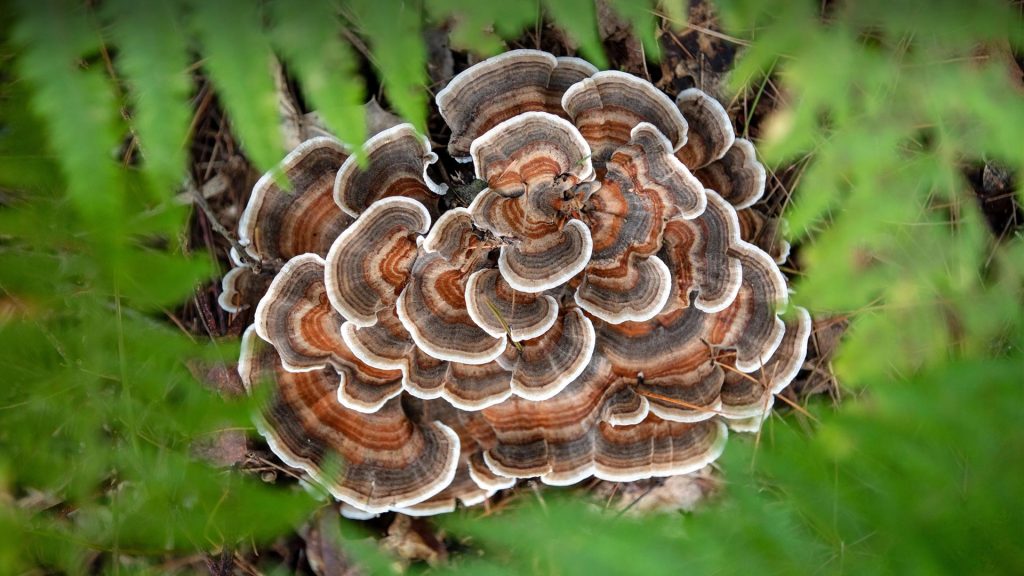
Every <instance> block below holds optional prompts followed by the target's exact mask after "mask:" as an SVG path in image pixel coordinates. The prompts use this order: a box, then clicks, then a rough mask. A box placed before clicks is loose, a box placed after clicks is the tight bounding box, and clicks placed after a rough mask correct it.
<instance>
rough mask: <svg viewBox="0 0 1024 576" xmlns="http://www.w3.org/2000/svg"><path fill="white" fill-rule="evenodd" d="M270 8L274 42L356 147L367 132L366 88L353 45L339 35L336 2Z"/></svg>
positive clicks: (283, 3) (277, 4)
mask: <svg viewBox="0 0 1024 576" xmlns="http://www.w3.org/2000/svg"><path fill="white" fill-rule="evenodd" d="M270 12H271V15H272V16H273V22H274V25H273V30H272V36H273V40H274V44H275V46H276V47H277V48H278V50H279V51H280V52H281V54H282V56H283V57H284V61H285V62H286V63H287V64H288V65H289V66H290V67H291V68H292V69H293V70H294V71H295V73H296V75H297V76H298V79H299V81H300V84H301V85H302V88H303V89H304V90H305V91H306V93H307V94H308V96H309V99H310V101H311V102H312V103H313V106H314V107H315V108H316V109H317V110H318V111H319V112H320V114H321V115H322V116H323V117H324V120H326V121H327V125H328V126H329V127H330V128H331V129H332V130H333V131H334V133H335V134H337V135H338V137H339V138H340V139H341V140H342V141H343V142H345V143H347V144H349V145H350V146H351V147H353V148H358V147H359V146H360V145H361V144H362V142H363V140H364V139H365V137H366V119H365V115H364V113H363V108H362V104H363V101H364V100H365V88H364V86H363V81H362V78H361V77H360V76H359V70H358V66H357V60H356V57H355V55H354V54H353V53H352V48H351V47H350V46H349V45H348V43H347V42H344V41H342V39H341V37H340V34H341V22H340V19H339V18H338V12H339V7H338V5H337V2H335V1H333V0H316V1H314V2H306V3H303V4H302V5H296V4H295V3H293V2H286V1H285V0H278V1H276V2H274V3H273V4H271V5H270Z"/></svg>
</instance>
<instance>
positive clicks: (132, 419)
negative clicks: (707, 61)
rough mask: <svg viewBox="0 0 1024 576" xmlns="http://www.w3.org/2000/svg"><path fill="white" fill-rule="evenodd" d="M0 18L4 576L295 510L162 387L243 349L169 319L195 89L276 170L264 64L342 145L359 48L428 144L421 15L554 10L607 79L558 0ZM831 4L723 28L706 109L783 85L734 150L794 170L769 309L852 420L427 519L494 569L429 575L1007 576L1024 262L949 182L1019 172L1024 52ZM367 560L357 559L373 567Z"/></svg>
mask: <svg viewBox="0 0 1024 576" xmlns="http://www.w3.org/2000/svg"><path fill="white" fill-rule="evenodd" d="M6 4H8V3H5V7H4V9H3V10H2V11H0V42H2V44H0V366H3V367H4V368H3V378H2V381H3V386H2V388H0V445H2V446H3V450H2V452H0V534H3V535H5V536H7V537H6V538H0V573H20V572H24V571H27V570H31V569H33V568H37V567H38V568H41V569H42V570H45V571H58V572H67V573H85V572H91V571H102V572H108V571H111V572H113V571H120V570H124V571H126V572H128V571H131V572H136V571H138V572H147V571H159V570H160V569H159V568H158V566H159V562H160V561H161V559H164V558H166V557H168V556H170V555H174V554H180V553H184V552H186V551H194V550H199V551H215V550H219V549H231V548H234V547H237V546H239V545H242V544H245V545H248V542H249V541H250V540H262V539H266V538H269V537H272V536H274V535H278V534H282V533H287V532H289V531H291V530H293V529H294V527H295V525H296V524H297V523H299V522H300V521H301V520H302V519H303V518H305V517H306V516H307V515H308V513H309V512H310V511H311V510H312V509H313V508H314V507H315V506H316V502H314V500H313V498H311V497H310V496H308V495H307V494H306V493H305V492H303V491H301V490H287V489H272V488H270V487H267V486H264V485H261V484H260V483H258V482H253V481H250V479H249V478H246V477H243V476H241V475H238V474H234V473H229V472H225V471H217V470H214V469H212V468H210V467H208V466H206V465H204V464H201V463H198V462H197V461H196V460H195V459H194V458H193V457H191V456H190V447H191V446H192V444H193V442H195V441H196V440H197V439H202V438H208V437H209V436H210V435H211V434H212V433H213V432H214V431H215V430H218V429H222V428H225V427H246V428H249V427H250V425H249V423H248V413H249V406H248V405H247V403H245V402H243V401H227V402H226V401H224V400H223V399H222V398H220V397H219V396H218V395H217V394H216V393H214V392H212V391H210V390H208V389H207V388H206V387H204V385H202V384H200V383H199V382H197V381H196V380H195V378H194V377H193V376H192V374H191V372H190V370H189V365H190V363H193V362H198V361H208V362H226V363H230V362H232V360H233V358H234V357H235V355H236V352H237V346H236V345H235V344H233V343H227V342H216V341H215V342H208V341H205V339H204V341H202V342H197V341H196V340H194V339H193V338H192V337H191V336H190V335H188V334H186V333H184V332H183V331H181V330H179V329H177V328H175V327H174V326H173V325H172V324H171V323H170V322H168V321H167V319H166V317H165V314H166V311H167V309H168V308H171V307H174V306H176V305H178V304H179V303H181V302H182V301H184V300H186V299H188V298H189V297H190V296H191V295H192V292H193V290H194V288H195V286H197V285H198V284H200V283H202V282H206V281H209V280H211V279H212V278H213V277H214V276H215V274H216V263H215V259H214V258H213V257H212V256H213V255H210V254H201V253H199V254H197V253H191V252H189V251H188V250H187V247H186V246H185V245H183V243H182V241H181V237H182V233H183V230H184V227H185V223H186V221H187V218H188V215H189V211H188V208H187V207H182V206H181V205H179V204H177V203H175V202H174V201H173V197H174V195H175V194H176V193H177V192H178V187H179V186H180V183H181V181H182V179H183V177H184V175H185V173H186V167H187V162H188V157H187V156H188V154H187V151H188V146H187V142H188V140H189V139H190V138H191V134H190V122H191V120H192V118H191V116H192V112H191V111H192V109H193V103H192V102H191V98H192V97H193V96H194V94H193V93H192V92H193V90H194V88H193V85H194V81H193V78H192V74H194V73H195V71H196V70H197V69H198V70H201V71H202V73H204V74H206V75H207V76H208V77H209V78H210V80H211V81H212V83H213V85H214V86H215V88H216V89H217V92H218V96H219V98H220V101H221V103H222V105H223V106H224V108H225V109H226V110H227V113H228V117H229V118H230V120H231V122H232V128H233V130H234V131H235V133H236V134H237V135H238V136H239V137H240V138H241V139H242V141H243V146H244V150H245V152H246V154H247V156H248V157H249V159H250V160H251V161H252V162H253V163H254V164H255V165H256V166H257V167H258V168H260V169H269V168H270V167H272V166H273V164H274V163H275V162H276V160H277V159H278V158H280V156H281V154H282V150H283V144H282V142H281V138H280V134H279V131H278V111H277V104H276V100H275V95H274V81H273V76H272V57H273V56H277V57H278V58H280V60H281V61H282V62H283V63H284V64H285V65H286V66H287V67H288V71H289V73H290V74H291V75H292V76H294V78H295V79H296V81H297V83H298V84H299V86H300V87H301V88H302V89H303V91H304V95H305V96H306V97H307V98H308V100H309V102H310V103H311V104H312V105H313V106H315V107H316V108H318V109H319V110H320V112H321V113H322V115H323V118H324V119H325V121H326V122H327V124H328V126H329V127H331V128H332V129H333V130H334V131H335V132H336V133H337V134H339V136H340V137H341V138H342V139H343V140H344V141H345V142H347V143H349V144H352V145H356V144H358V143H359V142H360V141H361V140H362V137H363V135H364V133H365V127H364V126H363V119H362V112H361V108H360V107H361V105H362V103H363V100H364V97H365V93H366V87H365V86H364V85H363V80H362V79H361V77H360V76H359V75H358V74H357V73H356V72H357V70H358V59H357V58H356V56H355V53H356V52H357V51H358V52H363V55H364V56H365V57H366V58H367V59H368V60H369V62H370V63H371V64H372V66H373V67H374V68H375V69H376V72H377V74H378V77H379V79H380V80H381V82H382V84H383V87H384V93H385V94H386V96H387V98H388V101H389V103H390V105H391V107H392V108H394V109H395V110H396V111H398V112H399V113H400V114H402V115H403V116H405V117H406V118H408V119H409V120H410V121H412V122H414V123H415V124H416V125H417V126H420V127H421V128H422V127H424V126H425V125H426V102H427V100H428V98H429V94H428V91H427V88H428V87H427V86H426V83H427V74H426V62H425V59H426V48H425V46H424V43H423V41H422V39H421V36H420V35H421V31H422V30H423V28H424V26H425V25H428V24H430V23H436V22H440V21H443V20H449V19H450V20H451V21H453V22H454V31H453V41H454V42H455V43H456V45H458V46H460V47H464V48H469V49H472V50H474V51H476V52H478V53H479V54H481V55H487V54H493V53H497V52H499V51H501V50H502V49H503V47H504V41H505V40H507V39H510V38H514V37H518V36H520V35H521V33H522V30H523V29H524V28H530V27H533V26H535V25H536V22H537V19H538V18H539V17H540V16H542V15H543V14H545V13H547V15H548V16H550V17H551V18H553V19H554V20H555V21H556V23H559V24H561V25H562V27H563V28H565V29H566V30H567V31H568V32H569V34H570V35H571V36H572V37H573V38H574V39H575V40H576V41H577V42H578V43H579V45H580V46H581V51H582V53H583V55H584V56H586V57H588V58H590V59H591V60H593V61H595V62H597V63H599V64H604V63H606V62H607V60H606V58H605V57H604V55H603V53H602V51H601V40H600V38H599V36H598V34H597V29H596V28H597V27H596V22H597V12H596V11H595V7H594V4H593V3H591V2H582V1H576V0H545V1H544V2H536V1H507V2H500V3H485V2H475V1H468V0H427V1H426V2H424V3H418V2H401V1H398V0H378V1H375V2H369V1H364V0H351V1H345V2H341V1H332V0H318V1H317V2H314V3H310V4H308V5H303V9H301V10H299V9H295V8H294V7H293V5H292V4H290V3H286V2H279V1H273V2H268V3H265V4H264V3H253V2H245V1H234V2H200V1H190V0H160V1H158V2H146V3H132V2H124V1H121V0H110V1H108V2H102V3H99V4H100V7H99V8H96V7H94V6H93V3H81V2H70V1H67V2H62V1H59V0H36V1H28V0H22V1H20V2H14V3H13V6H10V7H8V6H7V5H6ZM610 4H611V6H612V7H613V8H614V9H615V10H617V11H618V12H619V13H620V15H621V16H623V17H624V18H626V19H628V20H629V21H631V22H633V23H634V25H635V27H636V29H637V31H638V36H639V37H640V38H641V40H642V41H643V45H644V47H645V52H646V55H647V56H648V57H649V58H652V59H653V58H656V57H657V55H658V49H657V36H656V30H655V24H656V23H657V21H658V17H659V16H660V15H666V16H668V17H669V18H670V20H671V21H674V22H679V21H681V16H680V15H681V14H682V13H684V11H683V6H682V5H681V4H679V3H668V2H666V3H663V4H661V5H659V6H657V8H655V7H654V3H651V2H628V1H625V0H622V1H618V0H616V1H614V2H611V3H610ZM825 5H826V7H825V8H822V5H819V3H812V2H788V1H782V0H775V1H769V2H765V1H761V0H743V1H741V0H734V1H723V2H721V3H720V4H719V5H718V8H719V10H720V15H721V18H722V24H723V25H724V27H725V32H727V33H728V34H729V35H730V37H731V38H735V39H737V40H739V41H740V42H742V43H743V44H744V45H746V46H747V48H746V49H745V50H744V51H743V52H742V55H741V58H740V60H739V61H738V62H737V67H736V70H735V72H734V73H733V75H732V80H733V83H732V86H733V88H734V89H736V90H737V91H741V90H750V91H758V90H759V89H760V87H763V85H764V83H765V82H766V78H767V76H766V75H767V74H768V73H769V71H770V74H771V76H772V78H773V80H774V82H775V83H776V84H777V85H778V86H779V88H780V89H781V95H782V97H781V100H780V102H781V106H780V108H779V110H778V111H777V112H776V113H775V114H773V115H772V116H770V117H769V118H768V119H767V120H766V121H765V129H764V138H763V141H762V142H759V150H760V151H761V152H762V153H763V154H764V155H765V160H766V161H768V162H769V164H770V165H778V164H783V163H792V162H796V163H797V165H799V166H800V167H801V170H802V172H801V176H800V178H799V179H798V184H797V186H796V187H795V190H794V192H793V196H792V203H791V205H789V206H788V209H787V210H786V214H787V216H788V218H789V220H790V229H791V231H792V235H793V237H794V240H796V241H798V242H799V243H800V245H801V247H802V249H801V252H800V253H799V259H800V263H801V264H802V269H801V276H800V279H799V281H798V282H797V284H796V290H797V292H796V295H795V296H794V300H795V301H796V302H798V303H800V304H803V305H807V306H809V307H810V308H811V309H812V310H814V311H816V312H824V311H837V312H841V313H844V314H848V315H849V316H850V317H851V319H852V320H853V324H852V329H851V333H850V335H849V338H848V340H847V341H846V342H845V343H844V345H843V346H842V348H841V356H840V358H839V360H838V361H837V368H838V370H839V371H840V374H841V375H842V377H843V379H844V382H846V383H848V384H850V385H852V386H856V387H865V388H864V389H863V391H862V392H860V393H859V398H857V399H856V400H855V401H851V402H847V403H846V404H844V405H843V407H842V408H841V410H839V411H838V414H832V413H831V409H829V408H827V407H817V408H813V409H812V410H813V411H814V412H815V413H818V414H819V416H820V418H821V421H822V424H821V425H820V426H814V427H813V428H814V431H813V433H812V434H807V433H806V432H805V431H804V429H803V428H801V427H798V426H796V425H795V424H796V421H795V419H793V418H786V419H782V418H774V419H772V420H771V421H770V424H769V427H768V428H767V429H766V430H765V432H764V434H763V435H762V437H761V440H760V443H759V444H757V445H755V444H754V443H753V442H752V441H747V442H738V441H733V442H732V443H731V444H730V448H729V450H728V452H727V455H726V457H725V459H724V461H723V467H724V469H725V472H726V477H727V479H728V481H729V485H728V489H727V495H726V497H725V498H724V499H723V500H722V501H721V502H718V503H716V504H714V505H712V506H709V507H708V508H706V509H705V510H703V511H701V512H700V513H698V514H695V515H693V516H688V517H677V516H655V517H648V518H644V519H639V520H637V519H631V518H625V517H617V516H616V515H614V514H611V513H609V512H603V511H601V510H600V509H599V508H598V507H593V506H591V505H589V504H585V503H581V502H579V501H568V500H558V499H555V500H554V501H549V502H548V505H547V507H546V508H543V507H540V506H536V505H532V504H529V503H527V502H517V503H514V504H513V506H512V508H513V510H512V512H510V513H507V514H504V515H503V516H502V517H501V518H499V519H494V518H481V517H480V516H479V512H478V511H475V510H473V511H466V512H461V513H459V514H458V515H455V516H452V517H450V518H448V519H446V520H445V521H444V523H445V525H446V526H447V527H448V528H449V529H450V530H451V531H452V533H453V534H455V535H456V537H459V538H467V539H469V540H467V541H468V542H470V543H471V544H473V545H479V546H482V547H483V548H484V549H485V550H486V552H487V553H486V554H485V555H483V556H482V557H481V558H480V559H479V560H465V559H463V560H460V561H458V562H456V565H455V567H454V568H455V570H456V571H460V572H466V573H488V572H490V573H506V572H507V570H508V569H509V567H514V568H515V569H517V570H519V571H522V572H543V573H548V572H555V573H565V574H572V573H588V572H589V573H605V572H608V571H614V572H617V573H645V574H646V573H660V572H679V571H691V572H694V573H740V572H748V573H749V572H770V573H810V572H826V573H840V572H854V573H864V572H868V573H922V574H932V573H936V572H950V573H964V572H970V573H1013V572H1017V573H1019V572H1022V571H1024V557H1022V554H1021V551H1020V547H1019V546H1018V545H1016V542H1015V539H1016V538H1017V535H1019V534H1021V533H1024V509H1022V499H1021V497H1020V495H1021V493H1020V489H1019V487H1018V485H1019V484H1020V483H1021V480H1022V479H1024V474H1022V473H1024V470H1022V468H1021V466H1022V461H1021V460H1020V458H1019V455H1020V454H1021V453H1024V437H1022V435H1021V431H1020V426H1019V423H1020V422H1021V420H1022V417H1024V397H1022V396H1024V394H1022V390H1021V386H1022V385H1024V384H1022V381H1024V351H1022V349H1021V345H1022V343H1024V341H1022V336H1021V320H1022V318H1024V310H1022V307H1024V297H1022V290H1021V287H1022V275H1024V246H1022V244H1024V243H1022V240H1021V239H1020V238H1019V237H1016V236H1014V235H1012V234H1010V235H1008V236H1006V237H1004V238H1002V239H1001V240H1000V241H997V240H996V239H995V238H994V236H993V235H992V234H990V233H989V231H988V230H987V229H986V228H985V225H984V222H983V220H982V217H981V214H980V210H979V204H978V203H977V202H976V200H975V198H973V197H972V193H971V191H970V188H969V186H968V184H967V183H966V181H965V180H964V177H963V175H962V174H963V169H964V166H966V165H969V164H972V163H980V162H998V163H999V164H1001V165H1004V166H1007V167H1009V168H1010V169H1011V170H1013V171H1015V172H1016V173H1017V174H1018V175H1020V174H1024V145H1022V143H1021V137H1022V135H1024V103H1022V93H1021V88H1020V87H1019V86H1015V85H1014V84H1013V81H1012V79H1011V77H1010V75H1009V74H1008V73H1007V70H1006V68H1005V65H1004V63H1003V62H1002V61H1001V60H1000V59H999V58H998V57H996V55H997V54H999V53H1000V52H999V51H1000V50H1002V51H1007V52H1008V51H1009V50H1011V49H1014V48H1015V49H1017V50H1021V49H1024V21H1022V18H1021V15H1020V7H1019V6H1014V5H1013V4H1012V3H1008V2H999V1H995V0H992V1H987V2H964V1H962V0H961V1H951V0H943V1H928V2H924V1H920V2H897V3H892V2H880V1H878V0H869V1H859V2H847V3H836V4H835V5H831V3H825ZM433 88H435V89H436V88H437V87H433ZM136 146H137V147H138V150H139V152H140V154H139V155H137V156H134V157H133V155H132V154H130V153H129V152H130V151H131V150H132V149H133V147H136ZM133 158H134V159H133ZM755 455H756V458H755ZM34 495H43V497H41V498H34V497H33V496H34ZM38 502H42V503H43V504H38ZM364 548H365V545H362V544H358V543H356V544H353V545H352V551H353V553H354V554H356V555H357V556H359V557H361V558H366V559H368V560H373V561H374V562H375V564H374V565H375V566H376V567H377V568H379V569H381V570H383V569H386V567H387V563H386V562H383V563H382V562H381V559H380V558H377V557H375V556H374V553H373V551H372V550H365V549H364ZM146 558H148V559H151V562H147V561H143V560H140V559H146ZM129 559H130V560H129Z"/></svg>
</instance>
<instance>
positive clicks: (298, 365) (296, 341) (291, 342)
mask: <svg viewBox="0 0 1024 576" xmlns="http://www.w3.org/2000/svg"><path fill="white" fill-rule="evenodd" d="M344 321H345V319H344V318H343V317H342V316H341V315H340V314H338V312H337V311H335V310H334V308H333V307H332V306H331V303H330V302H329V301H328V300H327V288H326V286H325V285H324V260H323V258H320V257H319V256H317V255H316V254H303V255H301V256H296V257H295V258H292V259H291V260H289V261H288V262H287V263H286V264H285V265H284V267H283V268H282V269H281V271H280V272H278V274H277V276H275V277H274V281H273V282H272V283H271V284H270V288H269V289H268V290H267V293H266V295H265V296H264V297H263V299H262V300H260V303H259V305H258V306H257V307H256V318H255V322H254V325H255V326H256V333H257V334H259V336H260V338H263V339H264V340H266V341H267V342H270V343H272V344H274V347H275V348H277V351H278V353H279V354H280V355H281V364H282V365H283V366H284V367H285V369H286V370H288V371H290V372H306V371H308V370H317V369H320V368H324V367H325V366H327V365H328V364H329V363H330V364H337V363H338V361H337V359H335V358H332V357H333V356H336V355H337V351H338V350H339V349H341V348H344V347H345V343H344V341H342V339H341V331H340V328H341V323H342V322H344ZM332 360H333V361H332Z"/></svg>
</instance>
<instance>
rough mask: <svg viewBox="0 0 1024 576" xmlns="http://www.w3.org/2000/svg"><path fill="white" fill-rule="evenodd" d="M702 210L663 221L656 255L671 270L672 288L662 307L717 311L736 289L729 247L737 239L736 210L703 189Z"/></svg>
mask: <svg viewBox="0 0 1024 576" xmlns="http://www.w3.org/2000/svg"><path fill="white" fill-rule="evenodd" d="M706 194H707V199H708V204H707V209H705V210H704V213H703V214H701V215H700V216H698V217H697V218H694V219H693V220H684V219H681V218H674V219H672V220H669V221H668V222H666V223H665V233H664V237H663V243H662V248H661V252H659V256H661V258H662V259H663V260H664V261H665V264H666V265H667V266H668V268H669V270H671V272H672V292H671V295H670V296H669V300H668V304H667V306H666V308H665V311H666V312H667V311H670V310H674V309H676V308H686V307H687V306H689V305H690V293H691V292H692V291H694V290H696V291H697V297H696V298H695V299H694V303H693V304H694V305H695V306H696V307H697V308H699V309H701V310H703V311H705V312H718V311H719V310H722V309H724V308H725V307H726V306H728V305H729V304H731V303H732V301H733V299H734V298H735V297H736V292H737V291H738V290H739V289H740V281H741V279H742V273H741V269H742V267H741V266H740V261H739V259H738V258H736V257H735V256H733V255H732V254H730V253H729V249H730V248H731V247H732V246H734V245H736V244H737V243H739V241H740V226H739V222H737V220H736V212H735V210H733V209H732V207H731V206H729V205H728V203H726V202H725V200H723V199H722V197H721V196H719V195H718V194H716V193H715V192H713V191H711V190H707V191H706Z"/></svg>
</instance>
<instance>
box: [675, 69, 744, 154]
mask: <svg viewBox="0 0 1024 576" xmlns="http://www.w3.org/2000/svg"><path fill="white" fill-rule="evenodd" d="M676 106H678V107H679V111H680V112H682V113H683V118H685V119H686V123H687V125H688V128H689V130H688V132H687V133H686V145H685V146H683V147H682V148H680V149H679V151H678V152H676V157H677V158H679V159H680V160H682V161H683V164H686V165H687V166H688V167H689V168H690V169H691V170H696V169H697V168H700V167H702V166H705V165H706V164H708V163H710V162H712V161H714V160H718V159H719V158H721V157H722V156H724V155H725V152H726V150H728V149H729V148H731V147H732V144H733V141H735V140H736V132H735V131H733V129H732V122H731V121H730V120H729V114H728V113H727V112H726V111H725V108H723V107H722V105H721V104H720V103H719V102H718V100H715V99H714V98H712V97H711V96H708V95H707V94H705V93H704V92H703V91H702V90H699V89H697V88H689V89H687V90H683V91H682V92H680V93H679V95H678V96H676Z"/></svg>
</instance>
